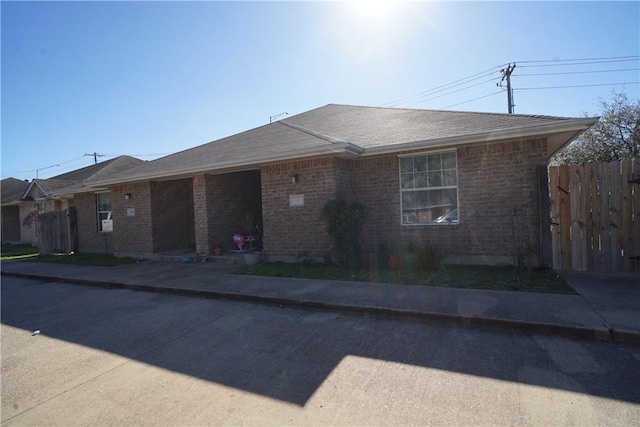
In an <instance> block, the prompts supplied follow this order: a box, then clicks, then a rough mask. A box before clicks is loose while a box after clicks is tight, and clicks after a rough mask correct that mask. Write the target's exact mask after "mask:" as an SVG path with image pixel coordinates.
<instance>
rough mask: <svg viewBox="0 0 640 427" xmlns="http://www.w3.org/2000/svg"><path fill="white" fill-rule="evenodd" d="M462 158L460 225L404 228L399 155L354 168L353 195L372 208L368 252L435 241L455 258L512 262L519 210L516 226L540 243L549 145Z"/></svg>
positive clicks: (468, 153)
mask: <svg viewBox="0 0 640 427" xmlns="http://www.w3.org/2000/svg"><path fill="white" fill-rule="evenodd" d="M457 153H458V155H457V157H458V199H459V214H460V224H459V225H442V226H435V225H413V226H403V225H401V224H400V196H399V192H400V190H399V177H398V157H397V156H395V155H390V156H380V157H373V158H369V159H362V160H355V161H353V162H352V163H351V189H352V192H353V194H355V195H357V198H358V200H360V201H361V202H362V203H363V204H365V205H366V206H367V207H369V208H370V210H369V211H370V216H369V219H368V220H367V222H366V224H365V228H364V235H365V249H366V250H368V251H374V250H375V248H376V247H377V245H378V244H379V243H386V244H389V245H391V246H394V245H395V246H399V247H400V248H405V247H406V245H407V244H408V243H409V242H411V241H413V242H417V243H427V242H432V243H434V244H436V245H438V246H440V247H441V248H443V249H444V250H445V251H446V253H448V254H450V255H456V256H463V257H488V258H492V257H494V258H495V257H502V258H509V257H511V255H512V253H513V234H512V233H513V223H514V222H513V209H514V208H519V211H518V218H517V224H518V225H517V226H518V227H526V230H525V231H526V233H527V235H528V236H529V239H530V242H532V243H533V244H534V246H535V245H536V244H537V242H538V233H539V218H538V199H537V190H536V173H535V168H536V166H537V165H540V164H546V162H547V157H546V140H544V139H537V140H527V141H506V142H497V143H486V144H476V145H473V146H469V147H464V148H460V149H458V151H457ZM524 205H526V206H527V208H523V206H524ZM536 249H537V247H536Z"/></svg>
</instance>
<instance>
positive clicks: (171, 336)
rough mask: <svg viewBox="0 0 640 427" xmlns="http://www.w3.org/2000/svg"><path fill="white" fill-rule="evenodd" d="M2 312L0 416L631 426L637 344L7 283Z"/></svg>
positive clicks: (77, 420) (38, 420)
mask: <svg viewBox="0 0 640 427" xmlns="http://www.w3.org/2000/svg"><path fill="white" fill-rule="evenodd" d="M1 319H2V327H1V328H2V329H1V333H2V336H1V340H2V342H1V344H2V355H1V357H2V359H1V367H2V395H1V396H2V415H1V422H2V425H83V426H95V425H101V426H102V425H221V424H227V425H229V424H230V425H374V424H375V425H398V424H402V425H407V424H412V425H425V424H438V425H489V424H491V425H496V424H498V425H506V424H508V425H638V422H639V421H640V346H635V347H631V346H629V347H627V346H622V345H617V344H612V343H599V342H593V341H571V340H566V339H562V338H556V337H548V336H526V335H521V334H516V333H504V332H496V331H487V330H481V329H469V328H461V327H448V326H442V325H430V324H427V323H420V322H410V321H400V320H394V319H388V318H373V317H362V316H357V315H346V314H341V313H336V312H323V311H310V310H302V309H294V308H279V307H273V306H264V305H259V304H249V303H240V302H232V301H221V300H209V299H197V298H190V297H180V296H170V295H162V294H155V293H143V292H134V291H128V290H119V289H101V288H92V287H83V286H78V285H66V284H59V283H45V282H39V281H31V280H24V279H14V278H7V277H3V278H2V313H1ZM35 330H39V331H40V333H39V334H35V335H34V334H33V331H35Z"/></svg>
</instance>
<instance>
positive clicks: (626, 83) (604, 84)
mask: <svg viewBox="0 0 640 427" xmlns="http://www.w3.org/2000/svg"><path fill="white" fill-rule="evenodd" d="M638 83H640V82H622V83H602V84H593V85H573V86H546V87H522V88H515V89H513V90H543V89H569V88H576V87H596V86H617V85H634V84H638Z"/></svg>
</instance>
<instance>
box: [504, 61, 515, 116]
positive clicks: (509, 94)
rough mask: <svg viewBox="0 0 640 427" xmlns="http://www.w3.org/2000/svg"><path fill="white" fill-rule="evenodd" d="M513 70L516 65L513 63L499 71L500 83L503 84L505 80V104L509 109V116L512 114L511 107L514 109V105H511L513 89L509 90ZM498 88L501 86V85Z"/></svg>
mask: <svg viewBox="0 0 640 427" xmlns="http://www.w3.org/2000/svg"><path fill="white" fill-rule="evenodd" d="M515 68H516V63H515V62H514V63H513V65H511V64H509V65H508V66H507V68H503V69H502V70H500V72H501V73H502V79H501V80H500V81H501V82H503V81H504V80H505V79H506V80H507V103H508V107H509V114H513V107H515V105H513V89H511V73H512V72H513V70H514V69H515ZM500 86H502V83H501V84H500Z"/></svg>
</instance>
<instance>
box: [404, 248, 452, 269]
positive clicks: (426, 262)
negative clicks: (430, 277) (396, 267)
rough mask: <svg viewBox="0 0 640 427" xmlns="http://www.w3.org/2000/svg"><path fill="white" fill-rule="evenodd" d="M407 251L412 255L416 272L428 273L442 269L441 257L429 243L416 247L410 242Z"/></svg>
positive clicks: (440, 253) (438, 249)
mask: <svg viewBox="0 0 640 427" xmlns="http://www.w3.org/2000/svg"><path fill="white" fill-rule="evenodd" d="M408 251H409V253H410V254H411V255H413V264H414V267H415V268H416V269H417V270H419V271H423V272H425V273H428V272H435V271H440V270H441V269H442V258H443V255H442V251H441V250H440V248H438V247H437V246H435V245H433V244H430V243H425V244H423V245H418V244H416V243H413V242H411V243H410V244H409V248H408Z"/></svg>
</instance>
